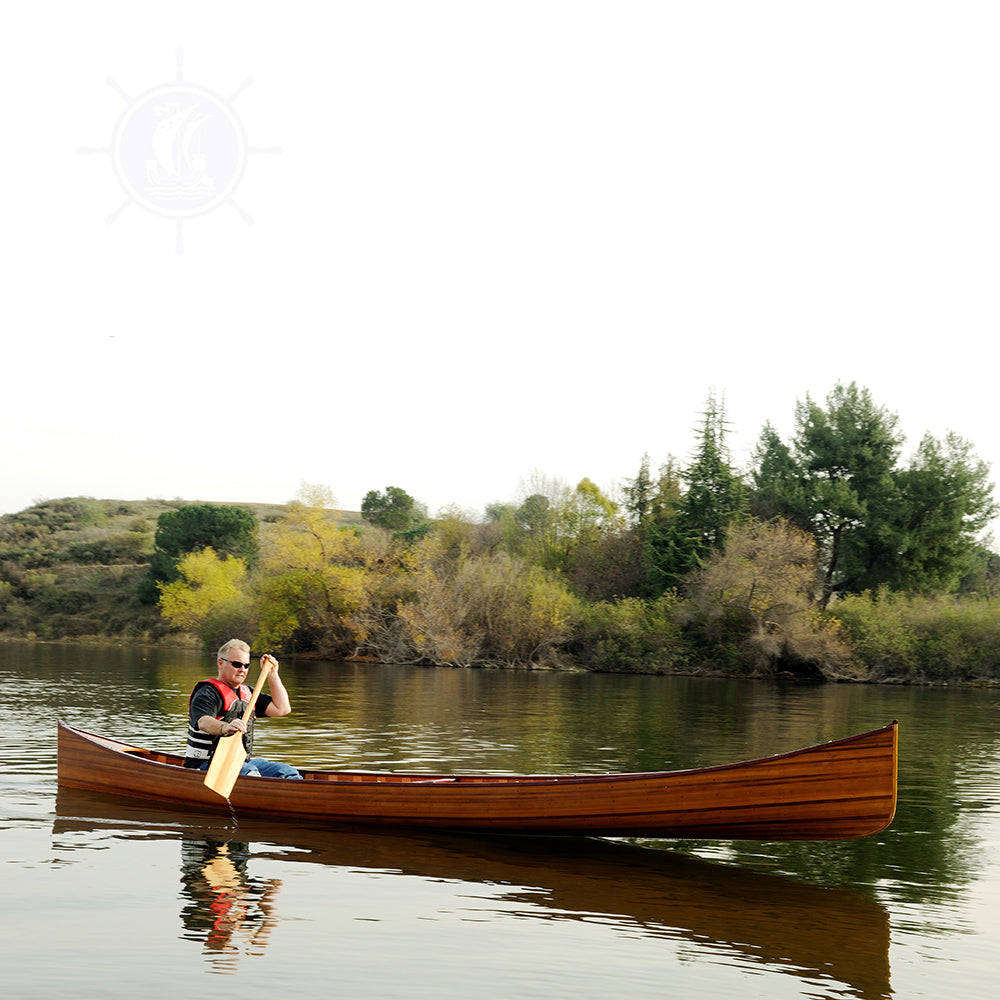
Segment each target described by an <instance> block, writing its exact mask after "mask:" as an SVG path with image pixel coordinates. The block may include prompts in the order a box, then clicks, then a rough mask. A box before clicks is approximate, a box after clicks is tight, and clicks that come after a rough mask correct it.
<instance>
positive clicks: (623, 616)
mask: <svg viewBox="0 0 1000 1000" xmlns="http://www.w3.org/2000/svg"><path fill="white" fill-rule="evenodd" d="M679 606H680V600H679V598H678V597H677V595H676V593H675V592H674V591H667V592H666V593H665V594H663V595H662V596H661V597H659V598H657V599H656V600H652V601H643V600H640V599H638V598H623V599H622V600H619V601H601V602H598V603H595V604H584V605H581V606H580V608H579V610H578V614H577V618H576V622H575V624H574V629H573V636H572V639H571V640H570V642H569V643H568V649H569V650H570V651H571V652H572V653H573V655H574V657H575V659H576V660H577V661H578V662H579V663H580V665H581V666H584V667H586V668H587V669H589V670H595V671H602V672H606V673H643V674H650V673H666V672H669V671H673V670H679V669H683V668H684V667H685V666H686V665H687V663H688V660H689V655H690V654H689V650H688V648H687V646H686V644H685V642H684V639H683V634H682V630H681V626H680V624H679V622H678V618H677V611H678V608H679Z"/></svg>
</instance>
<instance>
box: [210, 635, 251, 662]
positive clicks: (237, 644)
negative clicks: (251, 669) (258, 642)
mask: <svg viewBox="0 0 1000 1000" xmlns="http://www.w3.org/2000/svg"><path fill="white" fill-rule="evenodd" d="M231 649H238V650H240V651H241V652H243V653H246V654H247V655H249V654H250V647H249V646H248V645H247V644H246V643H245V642H244V641H243V640H242V639H230V640H229V642H227V643H226V644H225V645H224V646H223V647H222V648H221V649H220V650H219V653H218V656H219V659H220V660H226V659H228V657H227V656H226V653H228V652H229V651H230V650H231Z"/></svg>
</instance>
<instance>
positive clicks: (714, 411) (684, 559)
mask: <svg viewBox="0 0 1000 1000" xmlns="http://www.w3.org/2000/svg"><path fill="white" fill-rule="evenodd" d="M725 439H726V419H725V407H724V405H723V404H722V403H721V402H718V401H716V399H715V394H714V393H710V394H709V398H708V403H707V405H706V409H705V412H704V414H703V422H702V427H701V436H700V440H699V443H698V447H697V448H696V450H695V454H694V457H693V460H692V462H691V465H689V466H688V467H687V468H686V469H685V470H684V471H683V473H682V479H683V481H684V483H685V485H686V487H687V488H686V489H685V490H684V492H683V493H682V494H681V496H680V497H679V499H678V500H677V503H676V508H675V510H674V512H673V516H672V518H670V520H669V521H666V520H664V521H661V522H660V523H653V524H651V525H650V526H649V533H648V534H649V541H648V547H649V556H650V562H651V570H652V577H653V583H654V590H655V591H656V592H657V593H662V592H663V591H664V590H667V589H669V588H671V587H677V586H680V585H681V583H682V581H683V580H684V578H685V577H686V576H687V575H688V574H689V573H691V572H692V571H694V570H696V569H698V568H700V567H701V566H702V565H703V563H704V560H705V558H706V557H707V556H708V554H709V553H710V552H712V551H713V550H716V549H721V548H722V547H723V546H724V545H725V542H726V531H727V529H728V527H729V525H730V524H732V523H733V522H734V521H742V520H745V519H746V517H747V516H748V496H747V490H746V486H745V484H744V482H743V480H742V478H741V477H740V476H739V474H738V473H737V472H736V471H735V469H734V468H733V467H732V465H731V463H730V459H729V450H728V448H727V446H726V440H725Z"/></svg>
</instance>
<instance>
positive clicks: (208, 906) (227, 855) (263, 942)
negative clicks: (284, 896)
mask: <svg viewBox="0 0 1000 1000" xmlns="http://www.w3.org/2000/svg"><path fill="white" fill-rule="evenodd" d="M249 857H250V845H249V844H247V843H244V842H242V841H236V840H234V841H229V842H220V841H217V840H210V839H206V840H182V841H181V883H182V885H183V887H184V888H183V896H184V897H185V899H186V901H185V903H184V905H183V906H182V908H181V922H182V923H183V925H184V929H185V932H186V933H185V935H184V936H185V937H187V938H189V939H191V940H197V941H202V942H204V949H205V955H206V956H207V957H209V958H210V961H211V964H212V965H213V967H214V971H216V972H221V973H233V972H235V971H236V967H237V964H238V963H239V958H240V956H241V955H243V954H247V955H261V954H263V952H264V949H265V948H266V947H267V943H268V939H269V937H270V934H271V931H272V930H273V929H274V926H275V924H276V923H277V922H278V918H277V913H276V910H275V907H274V899H275V897H276V896H277V894H278V891H279V889H280V887H281V879H277V878H272V879H254V878H251V877H249V876H248V875H247V861H248V859H249Z"/></svg>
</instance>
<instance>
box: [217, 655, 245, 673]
mask: <svg viewBox="0 0 1000 1000" xmlns="http://www.w3.org/2000/svg"><path fill="white" fill-rule="evenodd" d="M219 659H221V660H222V662H223V663H231V664H232V665H233V666H234V667H242V668H243V669H244V670H249V669H250V664H249V663H243V662H242V661H241V660H227V659H226V658H225V657H224V656H221V657H219Z"/></svg>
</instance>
